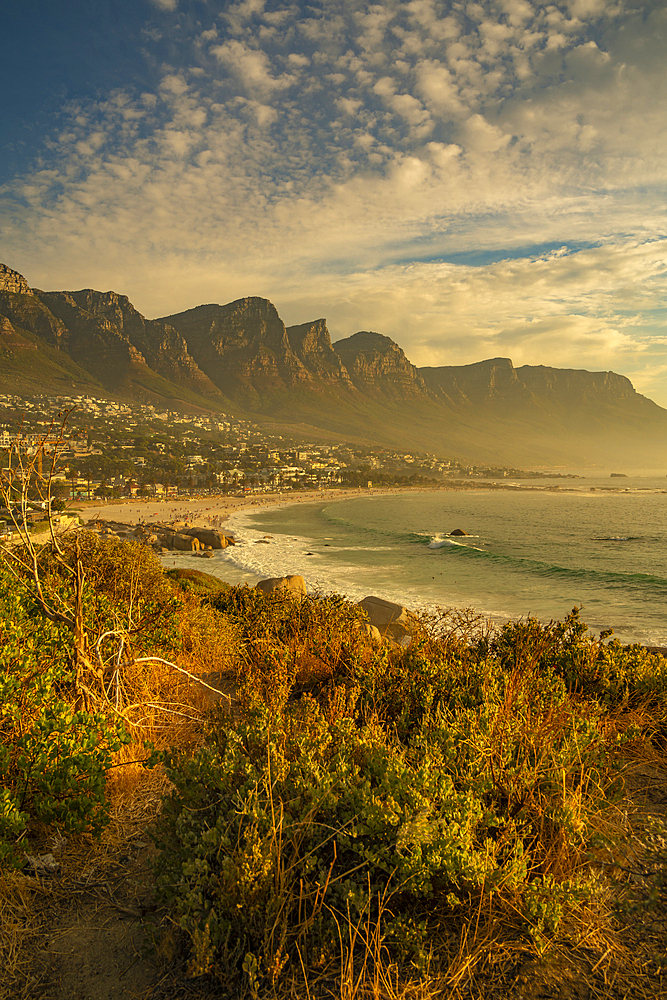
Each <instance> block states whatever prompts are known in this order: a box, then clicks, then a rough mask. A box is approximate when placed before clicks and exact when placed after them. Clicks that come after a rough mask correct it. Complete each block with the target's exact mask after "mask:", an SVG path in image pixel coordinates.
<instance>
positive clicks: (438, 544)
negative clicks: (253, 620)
mask: <svg viewBox="0 0 667 1000" xmlns="http://www.w3.org/2000/svg"><path fill="white" fill-rule="evenodd" d="M575 482H576V485H574V486H571V487H569V488H568V487H566V488H563V487H562V486H561V488H558V489H555V488H554V484H553V482H552V481H545V482H537V483H534V482H531V483H530V485H527V484H526V483H525V482H524V483H521V484H516V486H515V488H512V487H511V486H510V487H509V488H503V489H494V490H490V489H466V490H460V491H456V490H434V491H425V492H403V493H401V492H397V493H394V494H384V495H383V494H380V495H374V494H373V493H372V492H371V493H368V492H367V491H363V493H361V494H360V495H359V496H358V497H354V498H352V499H347V500H339V501H333V502H332V501H325V502H309V503H308V502H302V503H293V502H292V503H289V504H287V505H285V506H283V507H274V508H267V509H263V510H262V509H260V510H256V511H250V512H248V511H247V510H246V512H244V513H241V514H238V515H234V516H232V518H231V519H230V521H229V527H230V528H231V529H232V530H234V531H236V533H237V538H238V542H239V544H238V545H236V546H235V547H234V548H230V549H227V550H225V551H224V552H222V553H219V555H218V556H217V557H216V559H215V560H210V561H209V562H208V564H207V565H205V566H204V565H202V563H201V561H199V560H194V559H193V560H192V564H193V565H195V564H196V565H197V567H198V568H202V569H205V570H206V571H207V572H213V573H214V574H215V575H217V576H221V577H223V578H227V579H229V580H230V582H238V580H239V579H241V578H242V577H243V578H245V579H248V582H250V583H252V582H254V581H255V580H256V579H259V578H261V577H266V576H282V575H285V574H288V573H299V574H301V575H302V576H304V578H305V579H306V583H307V585H308V587H309V590H313V589H320V590H323V591H337V592H339V593H343V594H346V595H347V596H348V597H349V598H351V599H353V600H359V599H361V598H363V597H365V596H366V595H367V594H376V595H378V596H380V597H384V598H386V599H388V600H395V601H398V602H400V603H402V604H405V605H406V606H407V607H412V608H417V607H420V608H424V607H433V606H440V607H461V608H462V607H466V608H472V609H473V610H475V611H477V612H479V613H482V614H484V615H486V616H488V617H489V618H490V619H492V620H493V621H496V622H500V621H503V620H507V619H508V618H519V617H526V616H529V615H531V616H534V617H536V618H538V619H540V620H542V621H549V620H551V619H556V618H562V617H564V616H565V615H566V614H567V613H568V612H569V611H570V610H571V609H572V608H573V607H575V606H577V607H579V608H580V609H581V616H582V619H583V620H584V621H585V622H586V623H587V624H588V626H589V628H590V629H591V630H593V631H595V632H599V631H600V630H602V629H608V628H612V629H613V630H614V633H615V635H616V636H617V637H618V638H619V639H621V641H623V642H642V643H646V644H650V645H667V492H665V489H664V487H665V479H664V478H661V479H655V480H653V479H648V478H641V479H628V480H623V481H622V484H621V485H620V486H615V485H614V486H610V481H609V479H608V478H607V479H591V478H588V479H586V480H582V481H581V482H580V481H575ZM612 483H613V480H612ZM504 485H505V486H508V484H504ZM456 528H460V529H462V530H464V531H466V532H467V533H468V535H467V536H465V537H452V536H451V535H450V534H449V533H450V532H451V531H453V530H454V529H456ZM265 536H271V537H265ZM183 559H187V560H188V562H189V561H190V559H191V557H181V559H180V560H179V564H181V565H182V564H183V562H182V560H183Z"/></svg>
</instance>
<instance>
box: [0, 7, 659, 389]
mask: <svg viewBox="0 0 667 1000" xmlns="http://www.w3.org/2000/svg"><path fill="white" fill-rule="evenodd" d="M155 2H157V0H155ZM160 5H161V6H162V7H163V9H171V10H173V11H174V12H175V17H174V21H175V23H177V25H178V28H179V31H178V32H177V31H176V30H174V33H173V37H172V38H171V45H172V49H171V50H170V51H171V55H170V60H169V65H168V66H165V62H164V60H162V61H160V60H158V59H157V57H156V56H153V55H152V54H151V58H152V59H153V62H152V65H154V66H156V65H161V66H164V67H165V68H164V69H163V71H162V76H161V79H160V81H159V84H158V85H157V86H156V87H155V88H154V92H150V91H148V90H146V89H145V90H144V92H143V93H134V92H133V91H132V89H131V88H130V86H129V85H128V87H127V88H123V89H120V90H117V91H115V92H114V93H112V94H107V95H105V96H104V97H103V98H102V99H100V100H99V101H96V102H89V103H85V104H84V103H82V102H81V103H79V104H78V105H77V106H76V107H75V106H71V107H70V108H68V109H64V110H63V114H62V116H61V119H60V120H59V122H58V125H57V128H55V127H54V140H53V142H50V143H49V144H48V145H47V146H45V149H44V150H43V154H42V157H41V161H40V162H39V163H37V164H35V166H34V168H33V169H32V170H30V171H29V172H28V173H27V174H25V175H24V176H20V177H17V178H16V180H15V182H14V183H13V184H10V185H8V186H7V187H6V188H5V189H4V191H2V192H0V197H2V199H3V205H4V215H3V217H2V220H0V221H1V224H2V230H3V242H4V245H5V248H6V249H5V254H6V255H7V257H8V260H7V262H8V263H9V264H10V265H11V264H12V263H13V261H14V257H12V254H15V255H16V258H17V259H20V260H21V261H27V263H28V265H31V266H32V267H34V272H33V273H31V274H29V275H28V277H29V280H31V281H33V282H34V283H35V284H38V285H42V286H44V285H50V286H51V287H57V286H58V285H60V286H61V287H71V286H72V285H73V284H80V285H83V284H88V285H95V284H101V285H103V286H104V287H108V286H109V284H110V283H112V284H113V285H115V287H117V288H118V289H119V290H122V291H125V292H127V293H128V294H130V295H131V297H132V298H133V299H136V304H137V306H138V307H139V308H141V309H143V311H145V312H147V313H150V314H153V315H156V314H160V313H167V312H170V311H173V310H175V309H178V308H186V307H187V306H190V305H194V304H196V303H197V302H198V301H212V300H219V301H224V300H230V299H232V298H236V297H239V296H241V295H246V294H259V295H266V296H268V297H273V298H275V299H276V300H277V304H278V305H279V306H280V307H281V308H282V309H284V310H285V311H286V313H287V314H288V315H287V316H286V318H288V319H289V320H290V321H292V322H297V321H303V320H305V319H308V318H310V317H311V316H312V315H321V314H322V313H323V312H324V313H328V314H329V319H330V321H331V325H332V326H333V327H335V328H336V329H337V333H338V335H339V336H343V335H346V334H349V333H352V332H354V331H355V329H360V328H362V327H367V328H368V327H370V328H373V329H380V330H382V332H386V333H388V334H389V335H391V336H394V337H395V339H397V340H399V341H400V342H401V344H402V345H404V346H405V347H406V349H407V350H408V354H409V355H410V356H411V357H412V360H414V361H418V362H419V363H421V364H426V363H428V360H429V359H431V360H432V361H433V363H443V361H444V360H446V359H447V358H454V359H455V363H460V362H464V361H473V360H476V359H478V358H479V357H480V355H481V354H483V353H487V354H495V353H499V352H502V353H507V354H510V355H512V356H514V360H515V361H516V362H517V363H519V362H520V361H521V360H524V361H525V360H528V359H530V360H531V362H534V363H537V362H538V361H539V359H540V358H542V360H543V361H544V363H552V364H555V363H559V364H560V363H562V364H564V365H569V364H574V361H575V360H576V359H580V360H582V361H585V363H586V365H591V366H593V367H600V366H601V365H602V366H606V365H607V364H611V363H612V362H613V363H614V364H616V363H617V362H618V366H619V367H621V366H622V365H623V364H625V365H628V366H630V367H631V368H632V370H634V371H646V358H647V357H649V356H650V357H651V358H655V359H659V357H660V356H661V352H662V354H663V356H664V352H665V345H664V344H662V343H659V341H658V340H657V339H656V337H657V333H656V330H655V329H654V327H653V326H652V324H653V322H654V321H653V319H652V318H651V317H653V316H655V315H658V312H657V310H660V309H661V308H663V307H665V305H666V303H665V293H664V290H663V284H662V282H663V280H664V274H665V269H664V259H665V254H664V249H665V248H664V244H663V243H658V242H656V241H655V236H656V235H659V234H660V233H661V232H664V231H665V197H664V190H665V185H666V183H667V138H666V135H665V130H664V106H665V99H666V98H667V68H666V66H665V61H664V43H665V38H664V35H665V29H666V26H667V17H666V16H665V12H664V11H661V10H657V9H653V8H652V7H651V5H650V3H648V2H647V4H646V9H645V10H638V11H637V12H636V13H633V12H631V11H629V12H624V10H623V9H622V7H621V6H620V5H618V4H617V5H612V4H609V3H605V4H603V5H600V4H598V3H597V2H596V0H568V2H567V4H566V5H561V8H560V9H559V8H558V7H556V6H550V7H545V6H544V5H543V4H541V3H538V2H537V0H531V2H529V0H480V2H479V3H474V4H466V6H465V11H464V10H463V9H462V8H461V7H460V6H458V7H457V6H455V5H445V4H444V3H441V2H440V0H413V2H409V3H398V2H394V0H391V2H387V3H386V4H382V5H381V4H372V5H368V4H362V3H361V0H335V2H333V0H332V3H331V4H328V5H327V6H326V8H320V7H316V6H314V7H312V8H305V7H304V8H298V7H296V6H291V5H286V6H284V7H281V8H280V9H279V10H273V11H271V10H267V9H266V5H265V3H264V2H263V0H245V2H242V3H236V4H229V5H226V6H225V9H224V11H223V12H222V13H221V14H220V15H219V16H218V17H216V18H214V17H213V12H211V20H210V21H209V22H207V21H206V20H205V17H204V16H203V15H202V18H203V19H202V20H201V21H200V22H199V23H198V24H197V27H196V32H195V31H193V29H192V26H191V23H190V21H189V20H188V18H187V17H186V16H185V14H180V13H179V12H178V10H177V6H176V3H175V0H160ZM640 5H641V0H640ZM188 31H189V32H190V35H188ZM179 32H180V33H179ZM146 44H148V43H146ZM155 44H157V43H155ZM172 57H173V58H172ZM554 242H556V243H558V245H560V243H565V244H568V245H573V244H578V243H584V244H586V243H595V244H598V243H599V244H601V245H600V246H596V247H594V248H592V249H586V250H579V251H578V252H576V253H569V252H568V253H562V254H554V253H549V254H545V253H530V252H528V251H526V253H525V254H524V258H523V259H521V258H519V259H517V260H511V261H504V262H500V263H496V264H493V263H492V264H486V265H484V266H480V267H471V266H467V265H466V266H464V265H463V264H460V263H459V264H454V263H449V264H447V263H433V262H432V261H430V259H431V258H435V259H445V260H446V259H451V260H455V259H457V258H455V256H454V255H455V254H457V253H462V252H473V251H475V250H477V251H479V250H485V251H499V250H502V248H507V247H510V248H520V247H522V246H523V247H531V246H538V247H539V245H541V244H551V243H554ZM56 251H57V253H56ZM660 260H662V265H660ZM406 262H407V263H406ZM24 266H25V265H24ZM661 266H662V270H660V267H661ZM176 276H178V280H176ZM651 338H653V339H651ZM647 352H648V353H647ZM655 363H656V366H658V367H659V361H658V360H656V361H655ZM665 371H666V372H667V362H666V366H665ZM665 381H666V383H667V376H665ZM665 401H667V394H666V396H665Z"/></svg>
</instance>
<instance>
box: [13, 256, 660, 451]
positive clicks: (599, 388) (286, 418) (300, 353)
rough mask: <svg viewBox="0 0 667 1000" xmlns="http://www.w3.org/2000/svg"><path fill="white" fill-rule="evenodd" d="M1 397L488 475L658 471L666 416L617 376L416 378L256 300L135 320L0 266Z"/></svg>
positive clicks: (451, 370) (398, 355) (112, 297)
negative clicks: (266, 434) (465, 464)
mask: <svg viewBox="0 0 667 1000" xmlns="http://www.w3.org/2000/svg"><path fill="white" fill-rule="evenodd" d="M0 393H13V394H20V395H27V394H54V395H71V394H82V393H84V394H87V395H93V396H94V395H98V396H105V397H112V398H118V399H133V400H136V401H141V402H147V403H148V402H150V403H153V404H154V405H157V406H158V407H164V408H169V409H174V410H179V409H180V410H190V411H191V412H192V411H200V412H206V411H209V412H225V413H230V414H234V415H237V416H243V417H246V418H249V419H252V420H254V421H255V422H257V423H259V424H262V425H264V426H265V427H266V429H267V430H273V431H275V432H281V433H283V432H287V433H290V434H292V435H298V436H301V437H304V436H310V437H311V438H314V439H318V438H319V439H325V438H333V439H336V440H341V439H347V440H350V441H355V442H358V443H359V442H368V443H373V444H378V445H383V446H386V447H391V448H398V449H405V450H418V451H430V452H435V453H436V454H438V455H442V456H447V457H453V458H459V459H464V460H466V461H470V462H475V463H490V464H493V465H496V466H497V465H514V466H521V465H524V466H525V465H526V464H530V465H536V464H539V465H552V466H553V465H569V466H575V465H598V466H602V467H618V466H619V465H623V464H629V465H630V466H631V467H632V468H637V467H639V466H646V467H667V410H665V409H663V408H662V407H660V406H658V405H657V404H656V403H654V402H652V401H651V400H649V399H647V398H646V397H645V396H642V395H640V394H639V393H637V392H636V391H635V389H634V388H633V386H632V383H631V382H630V381H629V379H627V378H625V377H624V376H622V375H617V374H615V373H614V372H588V371H582V370H578V369H559V368H548V367H544V366H542V365H538V366H532V365H523V366H521V367H519V368H515V367H514V365H513V364H512V362H511V361H510V360H509V359H508V358H492V359H489V360H485V361H479V362H477V363H475V364H469V365H457V366H455V365H452V366H443V367H438V368H416V367H415V366H414V365H412V364H411V363H410V361H409V360H408V359H407V358H406V356H405V354H404V352H403V351H402V349H401V348H400V347H399V345H398V344H396V343H395V342H394V341H393V340H391V339H390V338H389V337H385V336H383V335H382V334H379V333H373V332H370V331H360V332H359V333H355V334H354V335H353V336H351V337H347V338H346V339H344V340H339V341H337V342H336V343H334V344H332V342H331V338H330V335H329V331H328V329H327V325H326V321H325V320H324V319H317V320H313V321H312V322H309V323H302V324H300V325H298V326H290V327H286V326H285V325H284V323H283V322H282V320H281V319H280V317H279V315H278V313H277V311H276V309H275V307H274V306H273V305H272V304H271V302H269V301H268V300H267V299H263V298H257V297H251V298H243V299H237V300H236V301H235V302H230V303H228V304H226V305H213V304H211V305H200V306H196V307H195V308H194V309H188V310H186V311H185V312H181V313H176V314H174V315H171V316H164V317H162V318H160V319H152V320H151V319H146V318H145V317H144V316H142V315H141V313H139V312H138V311H137V310H136V309H135V308H134V306H133V305H132V303H131V302H130V301H129V299H128V298H127V297H126V296H124V295H119V294H117V293H116V292H99V291H94V290H93V289H89V288H88V289H82V290H80V291H55V292H45V291H41V290H39V289H36V288H30V286H29V285H28V283H27V281H26V280H25V278H24V277H23V276H22V275H20V274H19V273H18V272H16V271H14V270H12V269H11V268H9V267H7V266H6V265H4V264H0Z"/></svg>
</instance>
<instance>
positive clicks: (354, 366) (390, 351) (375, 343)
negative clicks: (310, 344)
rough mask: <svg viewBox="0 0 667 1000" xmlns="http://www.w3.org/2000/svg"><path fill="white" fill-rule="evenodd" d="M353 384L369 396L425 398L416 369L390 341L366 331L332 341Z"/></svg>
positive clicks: (424, 391)
mask: <svg viewBox="0 0 667 1000" xmlns="http://www.w3.org/2000/svg"><path fill="white" fill-rule="evenodd" d="M334 349H335V351H336V353H337V354H338V355H339V357H340V358H341V360H342V362H343V364H344V365H345V368H346V369H347V371H348V372H349V375H350V378H351V379H352V382H353V383H354V385H355V386H356V387H357V388H358V389H360V390H361V391H362V392H365V393H370V394H371V395H377V394H378V393H379V394H384V395H389V396H393V397H400V398H405V397H415V396H422V397H426V396H427V392H426V386H425V384H424V380H423V378H422V377H421V375H420V374H419V371H418V370H417V369H416V368H415V366H414V365H412V364H410V362H409V361H408V359H407V358H406V356H405V354H404V353H403V351H402V350H401V348H400V347H399V346H398V344H395V343H394V341H393V340H391V339H390V338H389V337H383V336H382V334H380V333H371V332H368V331H365V330H362V331H360V332H359V333H355V334H354V336H352V337H347V339H345V340H338V341H336V343H335V344H334Z"/></svg>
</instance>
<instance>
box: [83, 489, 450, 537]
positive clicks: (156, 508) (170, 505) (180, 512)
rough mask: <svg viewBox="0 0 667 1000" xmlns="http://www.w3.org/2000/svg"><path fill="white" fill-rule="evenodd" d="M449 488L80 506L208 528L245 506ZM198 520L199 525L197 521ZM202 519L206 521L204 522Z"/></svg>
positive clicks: (106, 515)
mask: <svg viewBox="0 0 667 1000" xmlns="http://www.w3.org/2000/svg"><path fill="white" fill-rule="evenodd" d="M443 489H444V490H448V489H449V490H452V489H453V487H444V488H443V487H441V486H433V487H428V486H426V487H413V488H411V487H404V486H394V487H392V486H388V487H379V488H378V489H372V490H369V489H364V488H363V487H353V488H350V489H345V490H321V491H317V492H315V491H313V492H312V493H307V494H299V495H296V494H291V495H290V494H284V493H264V494H262V495H261V496H257V495H254V496H248V497H237V496H227V497H226V496H222V495H221V496H219V497H215V496H213V497H202V498H199V499H193V500H179V501H178V502H174V501H173V500H151V501H145V500H140V501H138V500H123V501H118V500H112V501H104V502H102V503H98V502H96V501H93V500H85V501H83V502H82V503H81V504H80V505H79V509H80V510H81V511H82V514H84V515H87V517H88V520H95V519H96V518H97V519H99V520H101V521H107V520H108V521H119V522H125V521H126V519H128V520H127V521H126V523H128V524H138V523H139V521H140V520H141V519H143V520H144V521H145V523H147V524H150V523H151V521H153V520H156V521H164V522H168V521H170V520H187V521H188V523H189V524H191V525H192V526H193V527H209V526H211V522H212V520H213V519H214V518H218V520H219V522H220V524H221V525H222V524H224V522H225V521H227V520H228V519H229V518H230V517H231V516H232V515H233V514H238V513H240V512H241V510H243V509H244V508H250V507H257V508H276V507H284V506H287V505H288V504H297V503H330V502H334V501H336V500H351V499H353V498H358V497H362V496H366V497H370V496H374V497H375V496H390V495H395V494H399V493H407V494H410V493H436V492H440V491H441V490H443ZM149 512H150V513H149ZM199 521H201V522H202V523H201V524H199V523H197V522H199ZM203 522H205V524H204V523H203Z"/></svg>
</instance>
